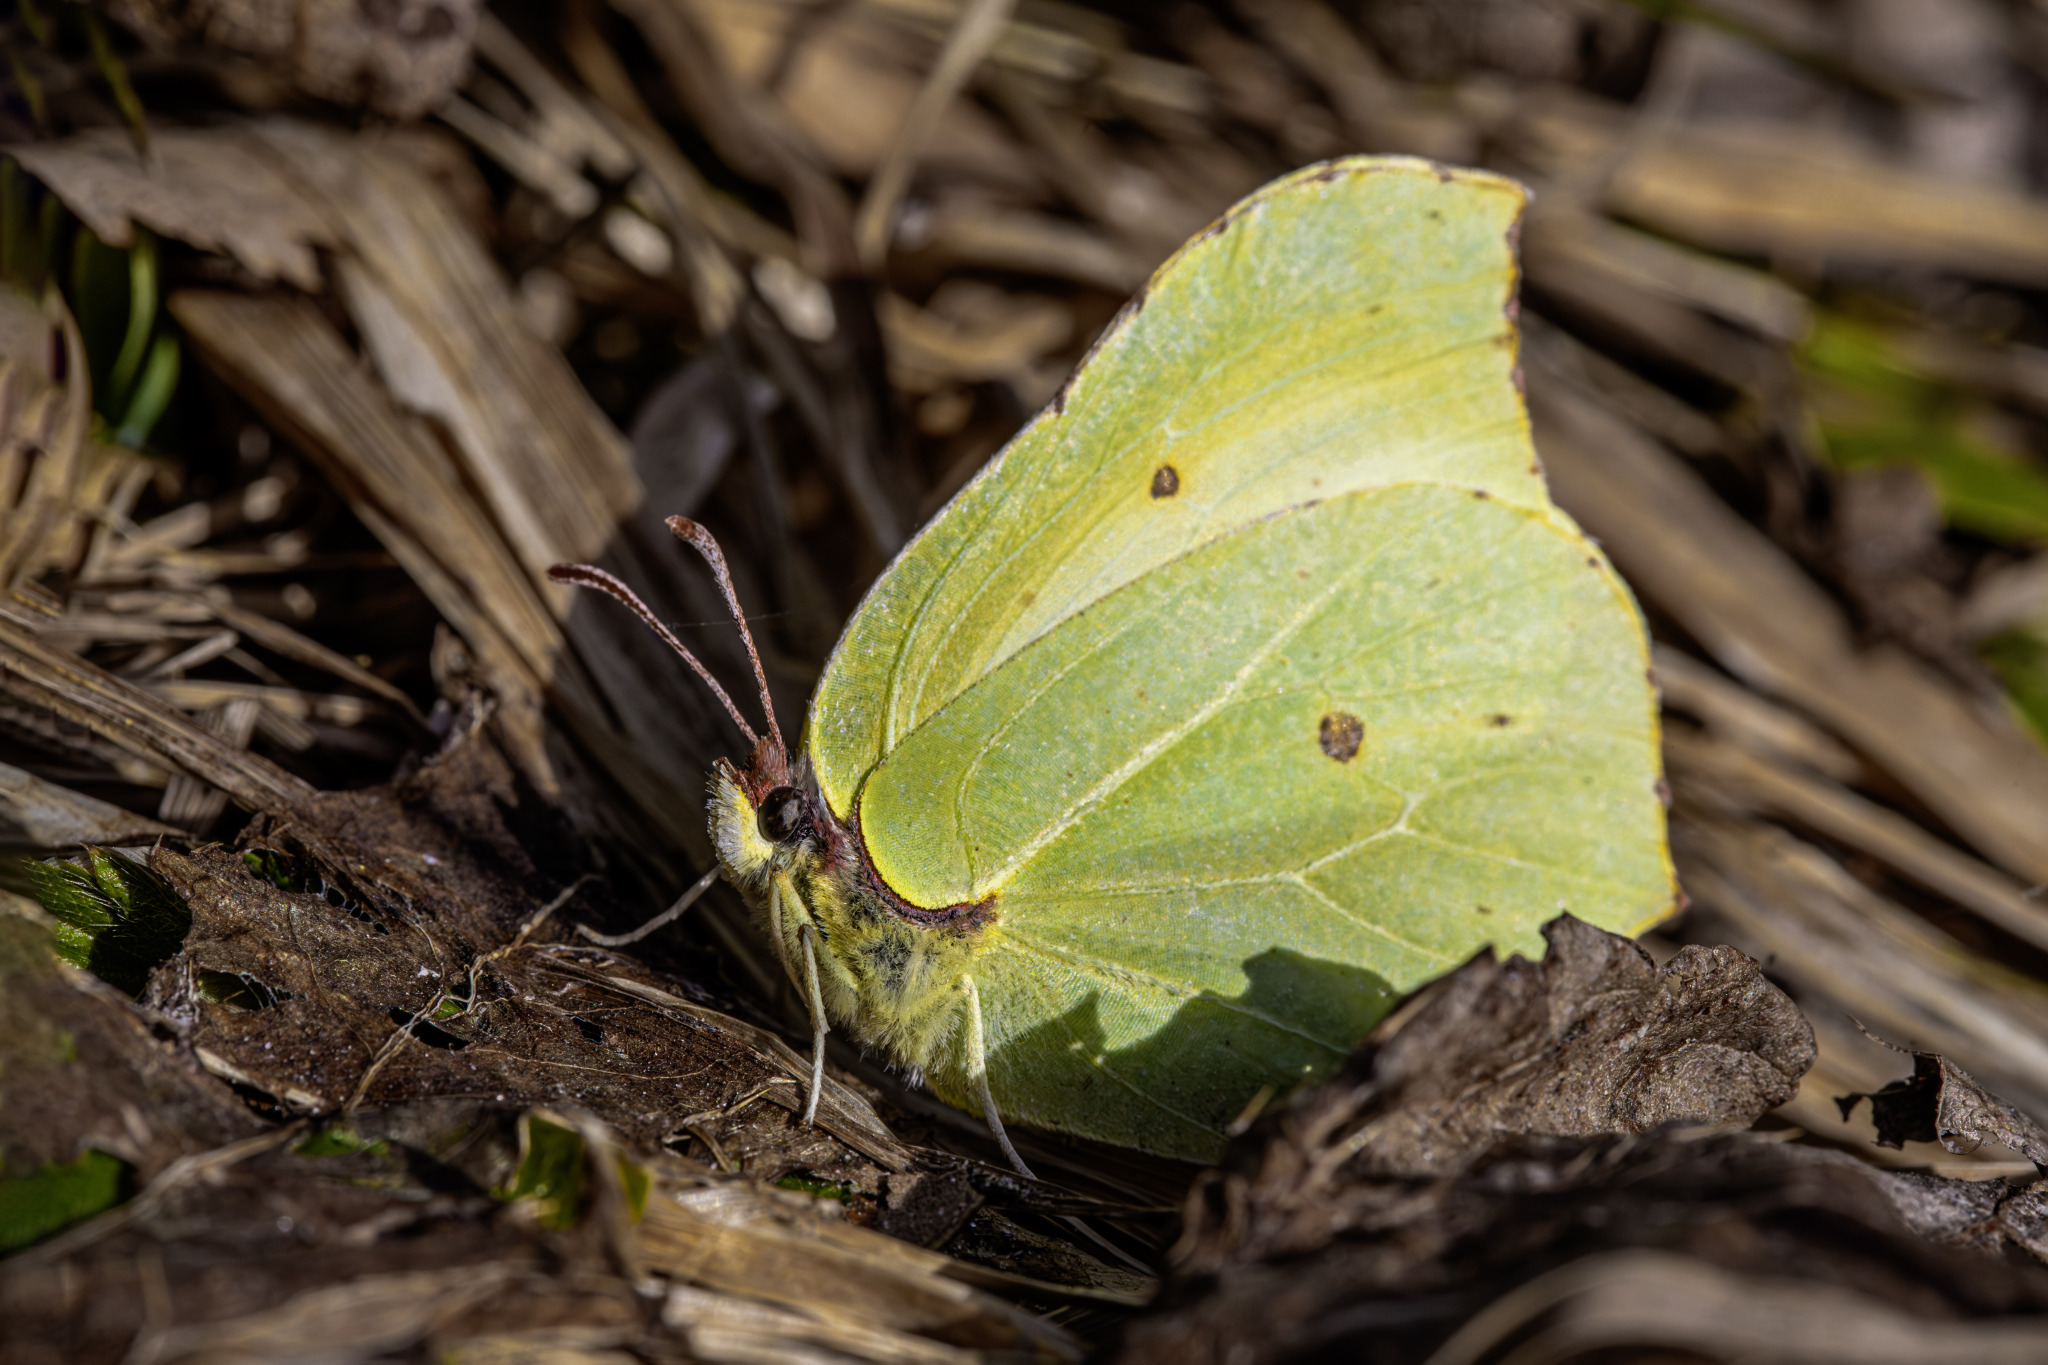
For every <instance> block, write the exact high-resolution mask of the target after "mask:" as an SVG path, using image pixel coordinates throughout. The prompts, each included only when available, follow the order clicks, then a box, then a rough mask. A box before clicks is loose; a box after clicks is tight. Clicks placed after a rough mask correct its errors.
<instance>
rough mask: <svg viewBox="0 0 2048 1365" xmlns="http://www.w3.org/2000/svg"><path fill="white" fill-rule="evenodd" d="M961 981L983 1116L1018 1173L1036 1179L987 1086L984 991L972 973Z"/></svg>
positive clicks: (970, 1073) (971, 1069)
mask: <svg viewBox="0 0 2048 1365" xmlns="http://www.w3.org/2000/svg"><path fill="white" fill-rule="evenodd" d="M960 985H961V988H962V989H963V990H965V991H966V992H967V1079H968V1080H969V1081H970V1082H972V1083H973V1085H974V1088H975V1090H977V1091H978V1092H980V1094H981V1116H982V1117H983V1118H985V1119H987V1120H988V1127H989V1131H990V1132H992V1133H994V1134H995V1135H996V1142H997V1144H998V1145H1000V1146H1001V1147H1002V1149H1003V1155H1004V1156H1006V1157H1008V1158H1009V1159H1010V1164H1011V1165H1012V1166H1015V1167H1016V1168H1017V1173H1018V1174H1019V1175H1022V1176H1023V1177H1024V1178H1025V1179H1027V1180H1036V1179H1038V1177H1037V1176H1035V1175H1033V1174H1032V1173H1031V1168H1030V1167H1029V1166H1026V1165H1025V1164H1024V1158H1023V1157H1021V1156H1018V1155H1017V1149H1016V1148H1015V1147H1012V1146H1011V1145H1010V1135H1009V1134H1008V1133H1006V1132H1004V1131H1003V1116H1002V1115H1001V1114H1000V1113H999V1112H997V1110H996V1097H995V1096H994V1095H993V1094H992V1093H990V1091H989V1088H988V1044H987V1042H986V1040H985V1039H984V1037H983V1035H982V1030H981V992H980V991H978V990H976V989H975V988H974V978H973V977H971V976H963V977H961V978H960Z"/></svg>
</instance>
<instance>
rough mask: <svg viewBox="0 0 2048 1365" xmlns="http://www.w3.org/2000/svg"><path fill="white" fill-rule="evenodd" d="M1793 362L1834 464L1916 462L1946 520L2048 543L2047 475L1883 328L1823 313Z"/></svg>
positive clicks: (1977, 405) (1974, 403)
mask: <svg viewBox="0 0 2048 1365" xmlns="http://www.w3.org/2000/svg"><path fill="white" fill-rule="evenodd" d="M1798 361H1799V365H1800V368H1801V369H1802V371H1803V372H1804V374H1805V376H1806V387H1807V398H1808V403H1809V406H1810V407H1811V409H1812V411H1813V415H1814V420H1815V425H1816V427H1817V428H1818V431H1819V434H1820V437H1821V440H1822V443H1823V445H1824V446H1825V448H1826V451H1827V457H1828V460H1829V461H1830V462H1831V463H1833V464H1834V465H1836V466H1838V467H1840V468H1842V469H1870V468H1882V467H1884V466H1887V465H1902V464H1903V465H1913V466H1915V467H1916V468H1918V469H1920V470H1922V471H1923V472H1925V473H1926V475H1927V477H1928V479H1929V481H1930V482H1931V483H1932V484H1933V485H1934V490H1935V493H1936V495H1937V496H1938V497H1939V499H1940V501H1941V510H1942V516H1943V519H1944V520H1946V521H1947V522H1948V524H1949V525H1951V526H1954V527H1956V528H1957V529H1959V530H1964V531H1971V532H1975V533H1976V534H1979V535H1985V536H1990V537H1993V538H1994V539H1998V540H2008V541H2037V540H2048V476H2044V475H2043V474H2042V473H2041V472H2040V471H2039V470H2038V469H2037V468H2036V467H2035V466H2034V465H2033V463H2032V462H2031V461H2030V460H2028V459H2027V458H2026V457H2025V456H2024V455H2023V454H2022V453H2020V452H2017V451H2011V450H2007V449H2004V448H2003V447H2002V446H2000V445H1999V444H1998V443H1997V442H1996V440H1995V439H1994V438H1993V437H1992V436H1990V435H1989V434H1988V433H1987V429H1986V428H1987V425H1988V424H1987V423H1985V422H1984V421H1982V420H1981V419H1982V415H1983V412H1984V408H1983V405H1982V404H1981V402H1980V401H1979V400H1977V399H1975V398H1974V397H1972V396H1971V395H1968V394H1965V393H1962V392H1960V391H1958V390H1956V389H1954V388H1952V387H1949V386H1948V385H1945V384H1941V383H1937V382H1935V381H1934V380H1932V379H1930V378H1928V377H1927V376H1926V375H1924V374H1922V373H1920V372H1919V370H1917V369H1916V368H1915V367H1914V366H1913V365H1912V363H1911V362H1910V360H1909V359H1908V358H1907V356H1906V355H1905V354H1903V353H1902V350H1901V347H1900V346H1899V344H1898V342H1897V341H1896V340H1895V339H1894V338H1893V337H1892V336H1891V335H1889V334H1888V333H1886V332H1885V331H1884V330H1883V329H1881V328H1878V327H1874V326H1871V325H1869V324H1867V323H1863V322H1859V321H1856V320H1854V319H1850V318H1845V317H1842V316H1840V315H1839V314H1824V315H1822V316H1821V317H1820V318H1819V319H1818V320H1817V322H1816V325H1815V327H1814V330H1813V334H1812V335H1811V336H1810V337H1809V338H1808V339H1807V341H1806V343H1805V344H1804V345H1803V346H1802V347H1801V348H1800V351H1799V355H1798Z"/></svg>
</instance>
